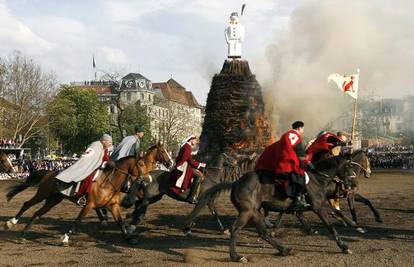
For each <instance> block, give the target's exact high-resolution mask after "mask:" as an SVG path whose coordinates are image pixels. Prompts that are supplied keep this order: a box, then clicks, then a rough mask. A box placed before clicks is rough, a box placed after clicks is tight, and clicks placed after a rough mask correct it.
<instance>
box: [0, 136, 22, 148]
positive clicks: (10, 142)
mask: <svg viewBox="0 0 414 267" xmlns="http://www.w3.org/2000/svg"><path fill="white" fill-rule="evenodd" d="M16 147H20V142H19V140H18V139H17V138H16V139H7V138H3V137H0V148H16Z"/></svg>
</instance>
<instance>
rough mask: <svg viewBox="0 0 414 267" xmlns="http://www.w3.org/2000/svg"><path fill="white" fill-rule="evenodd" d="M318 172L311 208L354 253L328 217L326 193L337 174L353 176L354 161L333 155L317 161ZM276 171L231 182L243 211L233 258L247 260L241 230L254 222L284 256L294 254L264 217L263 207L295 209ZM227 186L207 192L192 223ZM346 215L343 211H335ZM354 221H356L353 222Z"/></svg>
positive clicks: (312, 177) (234, 232) (312, 176)
mask: <svg viewBox="0 0 414 267" xmlns="http://www.w3.org/2000/svg"><path fill="white" fill-rule="evenodd" d="M315 167H316V169H317V170H318V171H316V172H312V173H308V174H309V182H308V184H306V192H307V198H308V202H309V203H311V207H310V209H309V210H312V211H313V212H315V213H316V214H317V215H318V216H319V218H320V219H321V221H322V222H323V223H324V224H325V226H326V227H327V228H328V229H329V230H330V232H331V233H332V235H333V236H334V239H335V240H336V243H337V245H338V246H339V247H340V248H341V249H342V251H343V252H344V253H351V251H350V250H349V248H348V246H347V245H346V244H345V243H344V242H343V241H342V239H341V237H340V236H339V235H338V233H337V232H336V230H335V228H334V227H333V226H332V224H331V223H330V221H329V220H328V217H329V213H330V212H331V211H332V210H333V209H332V207H331V206H329V204H328V201H327V199H326V196H325V189H326V187H327V186H328V184H329V183H330V181H331V180H332V179H334V177H340V178H341V179H344V180H345V179H349V177H350V176H352V174H353V172H352V169H351V166H350V161H349V160H348V159H346V158H343V157H333V158H330V159H326V160H324V161H323V162H320V163H319V164H317V165H316V166H315ZM273 179H274V177H273V174H270V173H266V172H249V173H247V174H245V175H243V176H242V177H241V178H240V179H239V180H237V181H236V182H234V183H233V184H232V185H231V201H232V203H233V205H234V206H235V207H236V209H237V210H238V212H239V216H238V218H237V219H236V221H235V223H234V224H233V226H232V229H231V243H230V258H231V260H233V261H240V262H247V259H246V258H245V257H242V256H239V255H238V254H237V253H236V242H237V237H238V234H239V233H240V230H241V229H242V228H243V227H244V226H245V225H246V224H247V223H248V222H249V221H250V219H252V220H253V222H254V223H255V225H256V230H257V232H258V233H259V235H260V237H261V238H262V239H264V240H265V241H267V242H268V243H270V244H271V245H272V246H273V247H274V248H277V249H278V250H279V251H280V254H281V255H283V256H286V255H289V254H291V249H290V248H288V247H285V246H283V245H282V244H281V243H280V242H278V241H277V240H275V239H273V238H272V237H271V235H270V234H269V233H268V231H267V229H266V225H265V222H264V216H263V214H262V213H261V212H260V210H261V208H266V209H269V210H271V211H278V212H291V211H289V206H290V204H291V202H292V200H291V199H290V198H286V196H285V195H284V193H283V192H282V191H279V190H276V187H275V184H274V182H273ZM224 189H226V188H225V187H223V186H221V185H218V186H215V187H213V188H211V189H210V190H209V191H207V192H206V193H205V194H204V195H203V196H202V197H201V199H200V202H199V204H198V205H197V206H196V208H195V209H194V210H193V212H192V213H191V214H190V218H191V219H190V224H191V221H192V219H193V218H194V217H195V216H196V215H197V213H198V212H199V211H200V210H201V208H202V207H203V206H204V205H205V203H206V202H209V201H211V199H215V196H216V195H217V194H218V193H219V192H220V191H222V190H224ZM335 212H336V213H337V214H338V215H339V216H342V213H341V212H340V211H335ZM350 223H352V222H350Z"/></svg>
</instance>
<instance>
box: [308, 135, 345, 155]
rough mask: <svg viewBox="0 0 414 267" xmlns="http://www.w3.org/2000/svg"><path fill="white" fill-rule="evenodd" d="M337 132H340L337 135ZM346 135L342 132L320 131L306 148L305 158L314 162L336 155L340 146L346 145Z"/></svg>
mask: <svg viewBox="0 0 414 267" xmlns="http://www.w3.org/2000/svg"><path fill="white" fill-rule="evenodd" d="M339 134H341V135H340V136H339ZM345 141H346V136H345V135H344V133H342V132H338V135H335V134H333V133H331V132H325V131H322V132H320V133H319V134H318V136H317V137H316V139H314V140H313V141H312V143H311V145H308V146H307V148H306V154H307V160H309V161H312V162H316V161H318V160H321V159H324V158H327V157H330V156H338V155H339V154H340V152H341V147H342V146H344V145H346V142H345Z"/></svg>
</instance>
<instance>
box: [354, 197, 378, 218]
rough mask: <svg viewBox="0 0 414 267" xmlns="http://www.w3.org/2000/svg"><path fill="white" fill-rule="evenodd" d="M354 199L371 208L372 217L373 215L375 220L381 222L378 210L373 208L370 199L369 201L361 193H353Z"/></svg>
mask: <svg viewBox="0 0 414 267" xmlns="http://www.w3.org/2000/svg"><path fill="white" fill-rule="evenodd" d="M355 201H358V202H361V203H364V204H365V205H367V206H368V207H369V208H370V209H371V211H372V213H374V217H375V221H376V222H379V223H382V222H383V220H382V218H381V215H380V214H379V212H378V210H377V209H376V208H374V206H373V205H372V203H371V201H369V199H368V198H366V197H364V196H362V195H361V194H358V193H355Z"/></svg>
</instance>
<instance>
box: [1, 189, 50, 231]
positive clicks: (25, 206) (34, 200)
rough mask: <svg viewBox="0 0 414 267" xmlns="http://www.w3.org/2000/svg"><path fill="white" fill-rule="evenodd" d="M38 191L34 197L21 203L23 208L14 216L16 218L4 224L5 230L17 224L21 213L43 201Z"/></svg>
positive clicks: (42, 196) (43, 197)
mask: <svg viewBox="0 0 414 267" xmlns="http://www.w3.org/2000/svg"><path fill="white" fill-rule="evenodd" d="M39 190H40V189H39ZM39 190H38V191H37V192H36V195H34V196H33V197H32V198H31V199H30V200H28V201H26V202H24V203H23V206H22V207H21V209H20V210H19V212H18V213H17V214H16V216H14V217H13V218H11V219H9V220H8V221H7V222H6V224H5V225H4V229H5V230H8V229H11V228H13V226H14V225H16V224H17V222H18V221H19V220H20V217H21V216H22V215H23V213H24V212H25V211H26V210H28V209H30V208H31V207H32V206H34V205H36V204H37V203H39V202H41V201H43V200H44V199H45V196H44V195H43V194H41V193H40V192H39Z"/></svg>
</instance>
